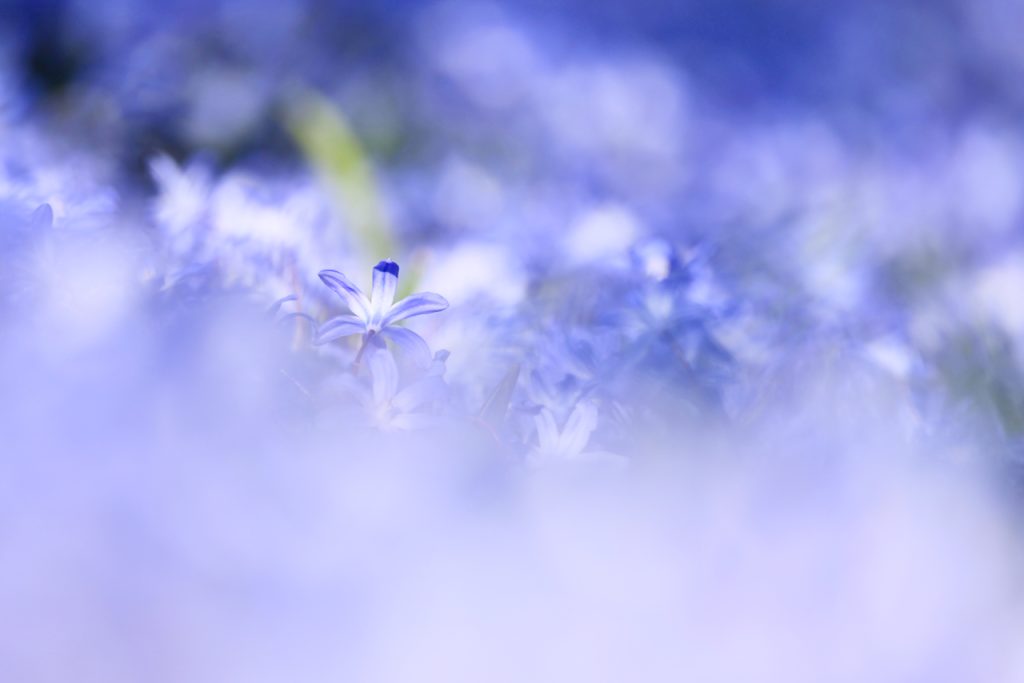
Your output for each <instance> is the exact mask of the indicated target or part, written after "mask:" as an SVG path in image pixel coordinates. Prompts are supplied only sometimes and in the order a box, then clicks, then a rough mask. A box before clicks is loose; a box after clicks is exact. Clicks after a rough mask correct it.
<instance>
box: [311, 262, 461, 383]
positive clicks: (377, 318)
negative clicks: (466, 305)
mask: <svg viewBox="0 0 1024 683" xmlns="http://www.w3.org/2000/svg"><path fill="white" fill-rule="evenodd" d="M320 279H321V280H323V282H324V284H325V285H327V286H328V287H330V288H331V289H332V290H334V291H335V292H336V293H337V294H338V295H339V296H341V298H342V299H344V300H345V303H346V304H348V307H349V310H350V311H351V313H346V314H343V315H339V316H337V317H336V318H331V319H330V320H328V321H327V322H325V323H324V324H323V325H321V326H320V328H319V330H318V332H317V336H316V339H315V340H314V343H315V344H326V343H327V342H330V341H334V340H335V339H340V338H342V337H348V336H351V335H354V334H361V335H363V346H364V347H365V346H366V342H368V341H369V340H370V339H371V338H373V337H375V336H377V335H380V336H381V337H383V338H384V339H388V340H390V341H392V342H394V343H395V344H396V345H397V346H400V347H401V348H403V349H404V350H405V351H407V352H408V353H410V354H411V355H412V357H413V358H414V359H415V360H417V361H418V363H419V365H427V364H428V363H429V362H430V347H429V346H427V342H425V341H424V340H423V338H422V337H421V336H419V335H418V334H416V333H415V332H413V331H412V330H408V329H406V328H404V327H396V324H397V323H399V322H401V321H403V320H406V319H408V318H412V317H415V316H417V315H426V314H427V313H438V312H440V311H443V310H445V309H446V308H448V302H447V301H446V300H445V298H444V297H442V296H441V295H439V294H433V293H431V292H421V293H419V294H412V295H410V296H408V297H406V298H404V299H402V300H401V301H398V302H395V290H396V289H397V288H398V264H397V263H395V262H394V261H391V260H385V261H381V262H380V263H378V264H377V265H376V266H374V268H373V288H372V289H371V291H370V296H369V297H367V296H366V295H365V294H364V293H363V291H362V290H361V289H359V287H357V286H356V285H355V284H353V283H352V281H351V280H349V279H348V278H347V277H345V275H344V273H340V272H338V271H337V270H321V271H320Z"/></svg>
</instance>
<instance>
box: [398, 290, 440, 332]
mask: <svg viewBox="0 0 1024 683" xmlns="http://www.w3.org/2000/svg"><path fill="white" fill-rule="evenodd" d="M446 308H448V300H447V299H445V298H444V297H443V296H441V295H440V294H434V293H432V292H420V293H419V294H411V295H409V296H407V297H405V298H404V299H402V300H401V301H399V302H398V303H397V304H395V305H394V306H392V307H391V310H389V311H388V313H387V315H385V316H384V325H391V324H394V323H397V322H399V321H400V320H405V319H406V318H412V317H414V316H417V315H425V314H427V313H437V312H438V311H443V310H444V309H446Z"/></svg>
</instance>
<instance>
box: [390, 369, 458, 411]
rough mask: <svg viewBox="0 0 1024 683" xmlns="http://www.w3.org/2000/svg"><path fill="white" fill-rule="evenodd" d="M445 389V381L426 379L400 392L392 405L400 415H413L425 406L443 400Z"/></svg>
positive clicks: (432, 378)
mask: <svg viewBox="0 0 1024 683" xmlns="http://www.w3.org/2000/svg"><path fill="white" fill-rule="evenodd" d="M444 387H445V385H444V381H443V380H442V379H441V378H440V377H435V376H427V377H424V378H423V379H421V380H419V381H418V382H413V383H412V384H410V385H409V386H407V387H405V388H404V389H402V390H401V391H399V392H398V394H397V395H396V396H395V400H394V401H392V402H391V405H392V407H394V409H395V410H397V411H398V412H400V413H411V412H412V411H414V410H416V409H417V408H419V407H420V406H422V405H423V404H425V403H430V402H431V401H434V400H437V399H439V398H441V396H443V395H444Z"/></svg>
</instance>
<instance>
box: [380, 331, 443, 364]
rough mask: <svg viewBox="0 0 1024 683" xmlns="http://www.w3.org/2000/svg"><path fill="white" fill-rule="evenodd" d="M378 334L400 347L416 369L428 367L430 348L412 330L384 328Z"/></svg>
mask: <svg viewBox="0 0 1024 683" xmlns="http://www.w3.org/2000/svg"><path fill="white" fill-rule="evenodd" d="M380 334H381V336H383V337H384V338H386V339H390V340H391V341H392V342H394V343H395V345H397V346H399V347H401V349H402V350H403V351H405V352H406V353H407V354H409V357H410V358H411V359H412V361H413V363H415V364H416V365H417V366H418V367H421V368H425V367H427V366H428V365H430V362H431V360H432V359H431V357H430V347H429V346H428V345H427V342H426V341H425V340H424V339H423V337H421V336H420V335H418V334H416V333H415V332H413V331H412V330H409V329H406V328H404V327H385V328H384V329H383V330H381V331H380Z"/></svg>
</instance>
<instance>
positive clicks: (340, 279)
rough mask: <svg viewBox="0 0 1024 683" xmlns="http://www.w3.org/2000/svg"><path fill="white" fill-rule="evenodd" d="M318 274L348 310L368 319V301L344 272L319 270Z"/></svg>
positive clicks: (363, 318)
mask: <svg viewBox="0 0 1024 683" xmlns="http://www.w3.org/2000/svg"><path fill="white" fill-rule="evenodd" d="M319 275H320V279H321V280H323V283H324V284H325V285H327V286H328V287H330V288H331V289H333V290H334V291H335V292H336V293H337V294H338V295H339V296H341V298H342V299H344V300H345V303H346V304H348V307H349V310H351V311H352V312H353V313H354V314H355V315H357V316H359V318H360V319H362V320H365V321H369V320H370V301H369V300H368V299H367V298H366V295H365V294H363V290H361V289H359V288H358V287H356V286H355V285H354V284H352V281H351V280H349V279H348V278H347V277H345V274H344V273H342V272H339V271H337V270H321V271H320V273H319Z"/></svg>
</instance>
